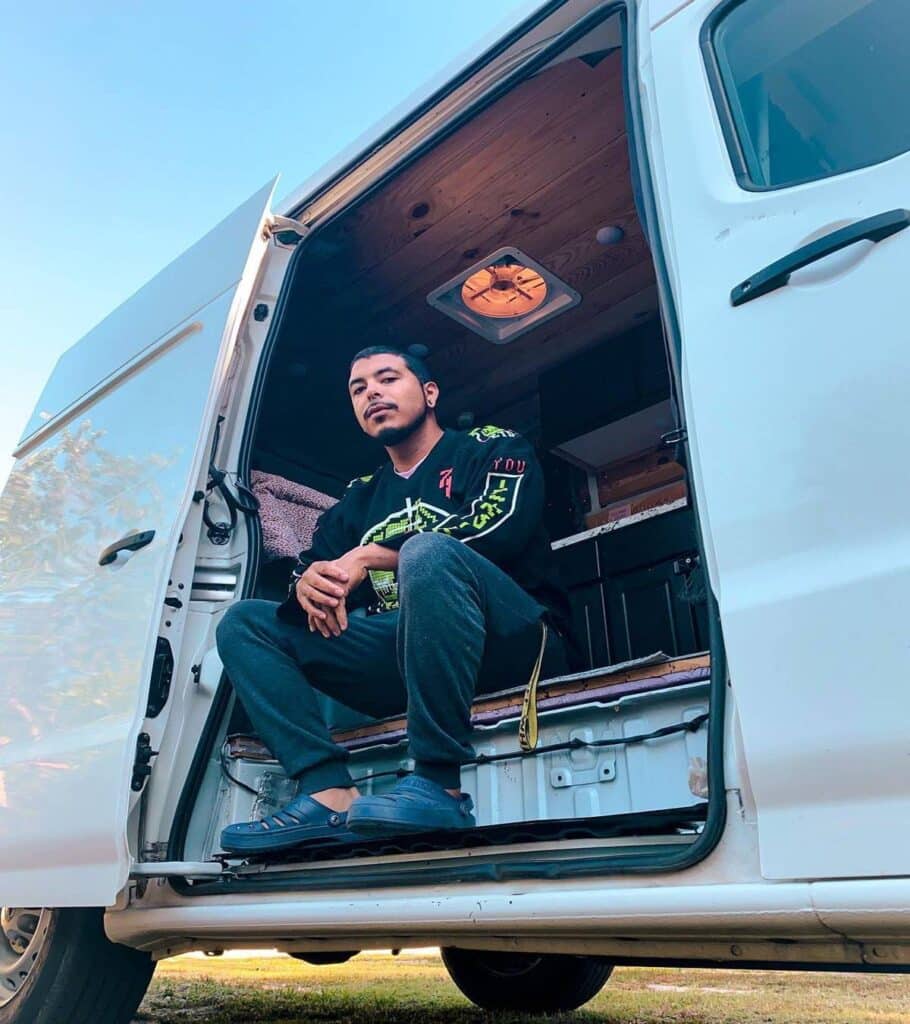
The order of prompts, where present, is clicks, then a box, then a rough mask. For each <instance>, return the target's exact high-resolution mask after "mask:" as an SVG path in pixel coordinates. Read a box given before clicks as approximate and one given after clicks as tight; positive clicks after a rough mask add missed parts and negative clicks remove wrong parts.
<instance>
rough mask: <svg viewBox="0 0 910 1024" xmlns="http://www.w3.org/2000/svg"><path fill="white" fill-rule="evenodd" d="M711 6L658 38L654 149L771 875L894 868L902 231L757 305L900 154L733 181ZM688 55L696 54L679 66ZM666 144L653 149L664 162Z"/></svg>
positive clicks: (714, 571)
mask: <svg viewBox="0 0 910 1024" xmlns="http://www.w3.org/2000/svg"><path fill="white" fill-rule="evenodd" d="M716 7H717V3H716V0H700V2H696V3H691V4H689V5H688V6H687V7H685V8H684V9H683V10H681V11H679V12H678V13H676V14H675V15H674V17H672V18H670V19H669V20H667V21H665V22H664V23H663V24H662V25H660V26H659V27H658V28H657V29H656V30H655V31H654V32H653V34H652V37H651V62H650V67H649V68H648V69H646V71H645V74H646V75H647V76H648V77H650V75H651V72H652V69H653V81H649V82H646V86H645V88H646V92H650V93H651V95H652V101H653V103H655V104H656V107H657V109H658V110H659V123H658V122H657V121H655V130H656V131H657V132H658V134H659V146H658V147H653V148H652V159H654V160H659V161H661V162H662V163H663V166H662V167H658V168H657V172H656V173H655V175H654V178H655V182H656V183H657V188H658V192H659V197H658V198H659V207H660V210H661V218H662V220H663V224H662V228H663V232H662V233H663V235H664V238H665V241H666V243H667V255H668V259H669V261H670V263H671V265H672V277H673V285H674V291H675V300H676V305H677V309H678V312H679V320H680V325H681V330H682V344H683V367H682V369H683V382H684V400H685V408H686V421H687V424H688V431H689V438H690V445H691V448H692V452H693V458H692V470H693V473H692V475H693V482H694V485H695V490H696V494H697V497H698V508H699V512H700V514H701V517H702V520H701V522H702V530H703V533H704V534H705V539H706V548H707V549H708V550H709V551H710V552H711V553H712V557H711V559H710V564H709V566H708V568H709V573H710V577H711V581H712V584H713V587H714V590H715V593H716V594H717V597H718V601H719V607H720V613H721V621H722V624H723V630H724V639H725V644H726V649H727V655H728V658H729V667H730V675H731V679H732V685H733V687H734V690H735V695H736V701H737V707H738V709H739V712H740V716H741V724H742V734H743V743H744V749H745V757H746V764H747V770H748V776H749V779H750V780H751V784H752V787H753V791H754V797H755V802H756V807H757V818H758V826H759V841H760V849H761V864H762V871H763V874H764V875H765V877H767V878H771V879H792V878H840V877H848V876H851V877H866V876H887V875H899V874H905V873H906V870H907V851H908V850H910V788H908V786H907V765H908V752H910V746H908V740H907V721H908V719H910V693H908V689H907V687H906V685H905V680H906V679H907V676H908V672H910V647H908V644H907V608H908V606H910V520H908V517H907V508H908V507H910V481H908V477H907V474H906V473H905V472H903V470H902V468H901V467H902V466H903V464H904V462H905V454H904V453H905V451H906V447H907V441H908V431H907V418H906V396H907V394H908V392H910V362H908V360H907V350H906V343H905V337H904V335H905V331H904V330H903V327H902V325H903V323H904V321H905V319H906V308H905V307H906V303H905V299H904V292H905V287H904V283H903V277H904V267H905V266H906V262H907V259H908V256H910V232H902V233H899V234H896V235H894V236H892V237H890V238H887V239H885V240H884V241H881V242H879V243H878V244H873V243H872V242H861V243H859V244H858V245H854V246H851V247H850V248H848V249H846V250H844V251H843V252H840V253H837V254H835V255H834V256H832V257H828V259H827V260H826V261H824V262H819V263H816V264H814V265H813V266H812V267H811V268H807V270H806V271H804V272H802V273H801V274H795V275H794V276H793V279H792V280H791V281H790V283H789V284H788V285H786V286H785V287H781V288H779V289H778V290H776V291H773V292H771V293H769V294H767V295H763V296H762V297H760V298H756V299H755V300H754V301H748V302H745V303H744V304H742V305H738V306H733V305H732V302H731V292H732V290H733V288H734V287H735V286H737V285H739V284H740V283H741V282H743V281H747V280H749V279H750V278H751V276H752V275H754V274H755V273H756V272H757V271H759V270H760V269H761V268H763V267H765V266H767V265H769V264H771V263H773V262H774V261H776V260H779V259H781V258H782V257H784V256H786V255H787V254H789V253H791V252H793V251H795V250H797V249H799V247H801V246H803V245H805V244H806V243H807V242H809V241H811V240H813V239H816V238H819V237H821V236H822V235H825V234H827V233H829V232H831V231H834V230H835V229H837V228H840V227H843V226H844V225H846V224H850V223H852V222H854V221H858V220H861V219H863V218H867V217H870V216H871V215H874V214H879V213H883V212H885V211H889V210H893V209H895V208H900V207H905V206H906V205H907V187H906V183H907V176H908V174H910V156H908V155H903V156H899V157H895V158H893V159H890V160H888V161H886V162H884V163H881V164H878V165H875V166H871V167H867V168H865V169H862V170H858V171H850V172H845V173H841V174H836V175H833V176H830V177H827V178H823V179H822V180H818V181H813V182H811V183H808V184H802V185H796V186H789V187H780V188H778V189H777V190H775V191H748V190H746V189H745V188H742V187H740V186H739V185H738V184H737V180H736V176H735V174H734V170H733V166H732V163H731V159H730V156H729V154H728V151H727V148H726V146H725V141H724V134H723V131H722V126H721V123H720V120H719V115H718V111H717V107H716V105H715V99H714V97H713V95H712V91H711V88H710V84H709V79H708V75H707V73H706V66H705V63H704V61H703V60H700V59H699V60H696V59H695V55H696V54H699V52H700V45H701V38H702V33H703V28H704V25H705V21H706V18H707V17H708V16H709V15H710V14H711V12H712V10H714V9H715V8H716ZM680 54H686V55H690V57H691V59H680ZM658 154H659V155H658Z"/></svg>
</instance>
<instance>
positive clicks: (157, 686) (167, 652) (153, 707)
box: [145, 636, 174, 718]
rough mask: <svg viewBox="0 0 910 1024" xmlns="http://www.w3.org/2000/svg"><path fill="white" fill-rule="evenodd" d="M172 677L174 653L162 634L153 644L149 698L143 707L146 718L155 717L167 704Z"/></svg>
mask: <svg viewBox="0 0 910 1024" xmlns="http://www.w3.org/2000/svg"><path fill="white" fill-rule="evenodd" d="M173 678H174V654H173V652H172V651H171V645H170V644H169V643H168V642H167V640H166V639H165V638H164V637H163V636H159V637H158V642H157V643H156V644H155V660H154V661H153V662H152V680H151V683H150V684H149V699H148V704H147V706H146V709H145V717H146V718H157V716H158V715H160V714H161V710H162V708H163V707H164V705H165V704H167V699H168V696H169V695H170V692H171V680H172V679H173Z"/></svg>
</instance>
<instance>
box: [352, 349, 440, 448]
mask: <svg viewBox="0 0 910 1024" xmlns="http://www.w3.org/2000/svg"><path fill="white" fill-rule="evenodd" d="M348 393H349V394H350V396H351V404H352V405H353V406H354V415H355V416H356V417H357V422H358V423H359V424H360V426H361V428H362V429H363V431H364V433H366V434H368V435H369V436H370V437H375V438H376V439H377V440H378V441H381V442H382V443H383V444H384V445H387V446H389V445H394V444H397V443H399V442H400V441H403V440H404V439H405V438H406V437H408V436H409V435H410V434H412V433H413V432H414V431H415V430H416V429H417V428H418V427H419V426H420V424H421V423H423V421H424V419H425V418H426V415H427V404H428V402H429V404H430V407H432V406H433V405H435V401H436V395H437V388H436V385H435V384H433V383H429V384H421V383H420V381H419V380H418V379H417V377H416V376H415V375H414V374H413V373H412V372H411V370H409V369H408V366H407V364H406V363H405V361H404V360H403V359H402V358H401V356H396V355H394V354H392V353H382V354H381V355H378V356H367V357H366V358H364V359H358V360H357V362H356V363H354V365H353V366H352V367H351V379H350V380H349V381H348Z"/></svg>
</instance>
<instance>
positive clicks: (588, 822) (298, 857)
mask: <svg viewBox="0 0 910 1024" xmlns="http://www.w3.org/2000/svg"><path fill="white" fill-rule="evenodd" d="M707 815H708V804H707V802H700V803H695V804H690V805H689V806H688V807H673V808H669V809H666V810H659V811H641V812H637V813H633V814H614V815H605V816H602V817H597V818H563V819H554V820H552V821H526V822H511V823H507V824H503V825H487V826H484V827H481V828H472V829H458V830H457V831H450V832H422V833H420V834H418V835H402V836H392V837H386V838H382V839H375V838H374V839H359V840H358V839H355V840H353V841H351V842H347V843H339V842H338V841H331V842H326V841H320V840H313V841H312V842H309V843H304V844H301V845H300V846H297V847H294V848H293V849H291V850H283V851H281V852H280V853H272V854H269V855H265V854H262V855H258V856H251V857H247V858H244V859H245V861H246V863H248V864H251V865H265V864H267V865H269V866H275V865H281V864H308V863H312V862H314V861H331V860H349V859H351V858H355V857H356V858H365V857H390V856H397V855H400V854H407V853H411V854H414V853H438V852H444V851H447V850H468V849H470V850H477V849H478V848H484V847H493V846H511V845H515V844H520V843H541V842H556V841H564V840H572V839H576V840H577V839H614V838H621V837H622V836H635V837H636V838H640V837H642V836H668V835H669V836H672V835H685V834H686V833H689V834H693V835H694V834H695V833H697V832H698V830H699V828H700V826H701V825H702V823H703V822H704V821H705V820H706V818H707ZM214 856H215V857H216V858H217V859H219V860H223V861H224V862H225V863H227V862H230V861H232V862H234V863H236V860H237V858H236V857H233V858H232V857H228V856H226V855H219V854H215V855H214Z"/></svg>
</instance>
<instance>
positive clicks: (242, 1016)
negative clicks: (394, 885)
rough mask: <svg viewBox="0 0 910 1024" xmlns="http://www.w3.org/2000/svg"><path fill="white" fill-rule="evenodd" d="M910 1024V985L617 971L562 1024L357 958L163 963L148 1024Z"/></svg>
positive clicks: (890, 979)
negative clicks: (480, 1004) (327, 963)
mask: <svg viewBox="0 0 910 1024" xmlns="http://www.w3.org/2000/svg"><path fill="white" fill-rule="evenodd" d="M494 1019H495V1020H498V1021H499V1020H501V1021H508V1022H513V1024H517V1022H523V1024H524V1022H527V1024H530V1022H532V1021H541V1022H542V1021H550V1022H553V1021H558V1020H566V1021H569V1020H571V1021H575V1022H577V1024H907V1022H908V1021H910V977H903V976H900V975H849V974H803V973H785V972H774V971H719V970H700V971H694V970H670V969H662V968H647V969H645V968H631V967H625V968H618V969H617V970H616V971H614V973H613V977H612V978H611V979H610V981H609V982H607V985H606V987H605V988H604V989H603V991H602V992H601V993H600V995H598V996H597V997H596V998H595V999H594V1000H592V1001H591V1002H590V1003H588V1005H587V1006H585V1007H584V1008H583V1009H581V1010H579V1011H578V1012H576V1013H575V1014H570V1015H566V1016H565V1017H563V1018H560V1017H555V1018H554V1017H543V1016H520V1015H511V1016H498V1017H495V1018H494V1017H492V1016H491V1015H488V1014H485V1013H483V1012H482V1011H481V1010H478V1009H477V1008H476V1007H474V1006H472V1004H471V1003H469V1002H468V1001H467V1000H466V999H465V998H464V997H463V996H462V995H461V993H459V992H458V990H457V989H456V988H455V986H454V985H453V984H452V983H451V981H449V978H448V975H447V974H446V972H445V969H444V968H443V966H442V964H441V962H440V961H439V959H438V958H437V957H434V956H425V955H408V954H403V955H402V956H400V957H398V958H396V959H392V958H390V957H378V956H360V957H357V958H355V959H354V960H352V961H350V962H349V963H347V964H339V965H337V966H333V967H311V966H310V965H308V964H304V963H301V962H299V961H297V960H292V959H290V958H279V959H249V960H246V959H244V960H240V959H237V960H234V959H230V960H216V959H212V960H200V959H191V958H178V959H175V960H169V961H165V962H164V963H162V964H160V965H159V967H158V971H157V973H156V976H155V980H154V982H153V983H152V987H151V989H150V990H149V993H148V996H147V997H146V999H145V1002H144V1003H143V1004H142V1006H141V1008H140V1010H139V1013H138V1014H137V1016H136V1018H135V1020H136V1022H141V1024H279V1022H280V1024H310V1022H313V1024H418V1022H419V1024H483V1022H486V1021H492V1020H494Z"/></svg>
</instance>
